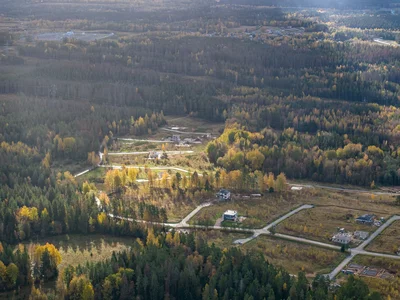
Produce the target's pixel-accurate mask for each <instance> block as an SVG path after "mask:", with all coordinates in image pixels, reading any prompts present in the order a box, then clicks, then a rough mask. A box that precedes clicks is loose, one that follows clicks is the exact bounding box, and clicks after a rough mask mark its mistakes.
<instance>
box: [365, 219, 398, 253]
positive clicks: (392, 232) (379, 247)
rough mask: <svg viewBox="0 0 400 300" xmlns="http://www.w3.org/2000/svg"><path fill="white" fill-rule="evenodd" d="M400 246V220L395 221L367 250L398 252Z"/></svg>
mask: <svg viewBox="0 0 400 300" xmlns="http://www.w3.org/2000/svg"><path fill="white" fill-rule="evenodd" d="M399 248H400V222H399V221H397V222H395V223H393V224H392V225H391V226H389V228H387V229H386V230H385V231H384V232H382V233H381V234H380V235H379V236H378V237H377V238H376V239H375V240H374V241H372V243H371V244H369V245H368V247H367V248H366V250H368V251H372V252H380V253H388V254H396V252H398V251H399Z"/></svg>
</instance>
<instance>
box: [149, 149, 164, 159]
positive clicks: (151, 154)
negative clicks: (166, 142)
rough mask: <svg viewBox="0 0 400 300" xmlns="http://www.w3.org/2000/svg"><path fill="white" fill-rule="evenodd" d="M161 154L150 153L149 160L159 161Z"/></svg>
mask: <svg viewBox="0 0 400 300" xmlns="http://www.w3.org/2000/svg"><path fill="white" fill-rule="evenodd" d="M161 156H162V153H160V152H157V151H151V152H150V153H149V159H161Z"/></svg>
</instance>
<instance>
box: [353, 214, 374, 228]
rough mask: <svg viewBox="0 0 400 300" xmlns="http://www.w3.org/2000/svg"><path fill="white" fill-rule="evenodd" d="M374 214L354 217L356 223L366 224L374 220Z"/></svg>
mask: <svg viewBox="0 0 400 300" xmlns="http://www.w3.org/2000/svg"><path fill="white" fill-rule="evenodd" d="M375 219H376V216H375V215H370V214H366V215H362V216H360V217H358V218H357V219H356V222H357V223H360V224H366V225H373V224H374V222H375Z"/></svg>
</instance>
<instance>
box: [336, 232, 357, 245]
mask: <svg viewBox="0 0 400 300" xmlns="http://www.w3.org/2000/svg"><path fill="white" fill-rule="evenodd" d="M352 240H353V236H352V234H351V233H343V232H339V233H337V234H335V235H334V236H333V237H332V242H334V243H339V244H343V245H347V244H349V243H350V242H351V241H352Z"/></svg>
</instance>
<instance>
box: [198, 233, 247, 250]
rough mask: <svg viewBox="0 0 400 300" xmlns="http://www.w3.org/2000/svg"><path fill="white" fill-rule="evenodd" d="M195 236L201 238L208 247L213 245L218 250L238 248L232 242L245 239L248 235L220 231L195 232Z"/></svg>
mask: <svg viewBox="0 0 400 300" xmlns="http://www.w3.org/2000/svg"><path fill="white" fill-rule="evenodd" d="M196 235H198V236H201V237H202V238H203V239H204V240H205V241H207V243H208V244H209V245H211V244H213V243H214V245H215V246H216V247H219V248H222V249H224V248H229V247H235V246H236V247H240V246H239V245H235V244H234V243H233V242H234V241H236V240H238V239H244V238H247V237H248V236H249V235H250V234H247V233H238V232H226V231H220V230H207V231H202V230H198V231H196Z"/></svg>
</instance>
